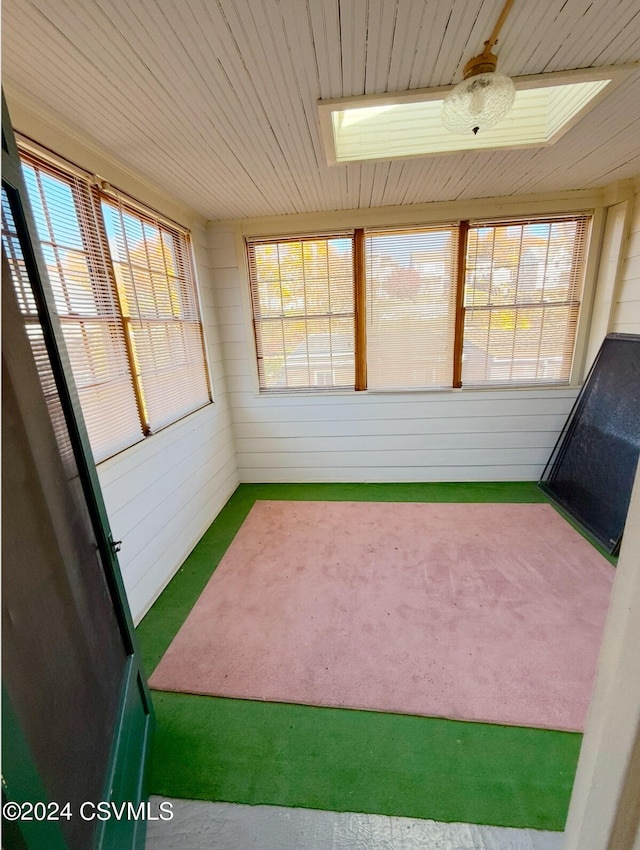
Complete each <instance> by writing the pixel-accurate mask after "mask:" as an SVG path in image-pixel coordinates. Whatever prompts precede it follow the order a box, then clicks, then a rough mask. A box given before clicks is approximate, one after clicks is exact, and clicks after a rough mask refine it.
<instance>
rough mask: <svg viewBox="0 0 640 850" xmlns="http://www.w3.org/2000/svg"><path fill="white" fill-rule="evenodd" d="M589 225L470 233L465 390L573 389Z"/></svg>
mask: <svg viewBox="0 0 640 850" xmlns="http://www.w3.org/2000/svg"><path fill="white" fill-rule="evenodd" d="M589 222H590V218H589V217H588V216H584V215H580V216H576V217H571V218H566V219H555V220H551V219H547V220H542V219H538V220H532V221H524V222H522V221H521V222H518V221H515V222H495V223H475V224H472V225H471V226H470V228H469V236H468V243H467V258H466V282H465V297H464V307H465V320H464V351H463V363H462V383H463V386H494V385H501V384H528V383H529V384H563V383H568V381H569V378H570V373H571V363H572V358H573V350H574V344H575V336H576V328H577V322H578V313H579V309H580V298H581V293H582V286H583V280H584V266H585V258H586V246H587V238H588V233H589Z"/></svg>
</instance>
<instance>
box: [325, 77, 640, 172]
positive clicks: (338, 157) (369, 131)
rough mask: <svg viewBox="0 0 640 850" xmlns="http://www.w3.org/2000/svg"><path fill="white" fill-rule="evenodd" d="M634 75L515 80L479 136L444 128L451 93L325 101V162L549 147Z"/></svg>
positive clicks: (445, 89) (439, 91)
mask: <svg viewBox="0 0 640 850" xmlns="http://www.w3.org/2000/svg"><path fill="white" fill-rule="evenodd" d="M633 70H635V66H633V65H632V66H620V67H617V68H589V69H586V70H581V71H561V72H557V73H550V74H542V75H538V76H533V77H515V78H514V80H513V82H514V83H515V86H516V99H515V102H514V105H513V107H512V108H511V111H510V112H509V114H508V115H507V117H506V118H504V119H503V120H502V121H501V122H500V123H499V124H498V125H496V126H495V127H493V128H491V129H489V130H485V131H484V132H482V133H478V135H477V136H474V135H473V134H471V133H469V134H468V135H455V134H453V133H451V132H449V131H448V130H447V129H446V128H445V127H444V125H443V123H442V117H441V109H442V101H443V99H444V96H445V95H446V94H447V92H448V91H450V90H451V86H446V87H441V88H437V89H421V90H420V89H418V90H415V91H413V92H412V91H408V92H399V93H396V94H385V95H371V96H365V97H360V98H341V99H338V100H328V101H320V102H319V104H318V109H319V113H320V124H321V128H322V133H323V139H324V143H325V148H326V152H327V159H328V161H329V164H331V165H335V164H340V163H346V162H362V161H366V160H383V159H399V158H410V157H418V156H433V155H435V154H444V153H454V152H456V151H469V150H488V149H492V150H493V149H497V148H527V147H542V146H544V145H550V144H553V143H554V142H555V141H556V140H557V139H559V138H560V137H561V136H562V135H563V134H564V133H566V132H567V130H569V129H570V128H571V127H572V126H573V125H574V124H576V123H577V122H578V121H579V120H580V119H581V118H582V117H583V116H584V115H586V114H587V112H589V111H590V110H591V109H592V108H593V107H594V106H595V105H596V103H598V102H599V101H600V100H601V99H602V98H603V97H604V96H606V95H607V94H608V93H609V92H610V91H611V90H613V89H614V88H615V87H616V85H617V84H618V83H619V82H621V81H622V79H624V77H626V76H627V74H629V73H631V72H632V71H633Z"/></svg>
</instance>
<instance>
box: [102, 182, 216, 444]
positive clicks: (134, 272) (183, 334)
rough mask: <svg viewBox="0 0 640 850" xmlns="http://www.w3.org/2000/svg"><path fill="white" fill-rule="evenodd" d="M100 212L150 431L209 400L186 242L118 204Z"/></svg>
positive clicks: (108, 202)
mask: <svg viewBox="0 0 640 850" xmlns="http://www.w3.org/2000/svg"><path fill="white" fill-rule="evenodd" d="M101 208H102V215H103V219H104V226H105V230H106V235H107V239H108V243H109V252H110V255H111V262H112V264H113V270H114V274H115V279H116V283H117V287H118V293H119V300H120V308H121V312H122V319H123V322H124V325H125V329H126V331H127V333H128V334H129V339H130V344H131V359H132V361H133V363H132V368H133V369H134V372H135V374H136V377H137V378H138V379H139V383H140V387H141V393H140V398H139V401H140V404H141V406H142V414H143V420H144V421H145V422H146V423H147V425H148V428H149V429H150V430H151V431H155V430H157V429H158V428H161V427H163V426H164V425H167V424H169V423H170V422H174V421H176V420H177V419H179V418H181V417H182V416H186V415H187V414H188V413H191V412H192V411H194V410H197V409H198V408H199V407H203V406H204V405H206V404H208V403H209V402H210V400H211V395H210V391H209V381H208V375H207V370H206V365H205V358H204V340H203V336H202V326H201V323H200V313H199V307H198V301H197V296H196V287H195V280H194V276H193V269H192V266H191V258H190V246H189V241H188V237H187V235H186V233H181V232H179V231H177V230H173V229H171V228H169V227H168V226H166V225H165V224H164V223H161V222H160V221H159V220H158V219H156V218H153V217H152V216H151V215H149V216H145V215H143V214H141V213H140V212H139V211H137V210H134V209H132V208H130V207H128V206H127V205H126V203H125V202H123V201H122V200H114V199H111V198H103V199H102V203H101Z"/></svg>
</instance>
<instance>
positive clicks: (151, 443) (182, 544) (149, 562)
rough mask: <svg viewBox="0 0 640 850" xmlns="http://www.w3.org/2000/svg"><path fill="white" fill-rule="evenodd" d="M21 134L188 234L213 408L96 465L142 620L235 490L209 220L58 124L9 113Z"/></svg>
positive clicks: (31, 115) (126, 578) (137, 616)
mask: <svg viewBox="0 0 640 850" xmlns="http://www.w3.org/2000/svg"><path fill="white" fill-rule="evenodd" d="M12 121H13V124H14V127H15V129H16V131H18V132H21V133H23V134H24V135H25V136H28V137H29V138H31V139H33V140H34V141H35V142H38V143H40V144H42V145H44V146H45V147H48V148H49V149H51V150H52V151H54V152H55V153H57V154H59V155H60V156H62V157H66V158H67V159H68V160H70V161H71V162H73V163H75V164H76V165H79V166H80V167H82V168H84V169H86V170H87V171H89V172H91V173H94V174H97V175H100V177H101V178H102V179H105V180H107V181H108V182H110V183H111V184H112V185H114V186H117V187H118V188H119V189H122V190H124V191H125V192H129V193H130V194H131V195H132V196H133V197H134V198H136V199H137V200H139V201H141V202H142V203H145V204H147V205H149V206H150V207H151V208H152V209H155V210H157V211H158V212H159V213H161V214H163V215H166V216H168V217H169V218H171V219H173V220H174V221H177V222H180V223H181V224H183V225H184V226H185V227H188V228H189V229H190V230H191V234H192V241H193V249H194V255H195V266H196V276H197V280H198V288H199V292H200V302H201V308H202V319H203V326H204V334H205V343H206V348H207V354H208V363H209V368H210V374H211V382H212V385H213V395H214V403H213V404H210V405H208V406H207V407H205V408H203V409H202V410H199V411H196V412H195V413H192V414H191V415H190V416H187V417H185V418H184V419H182V420H181V421H179V422H176V423H174V424H173V425H169V426H168V427H167V428H164V429H163V430H161V431H159V432H158V433H157V434H154V435H153V436H151V437H148V438H147V439H145V440H143V441H142V442H140V443H138V444H137V445H135V446H132V447H131V448H129V449H127V450H126V451H124V452H121V453H120V454H118V455H116V456H115V457H112V458H110V459H109V460H106V461H104V462H103V463H101V464H99V466H98V477H99V479H100V484H101V486H102V491H103V497H104V500H105V504H106V508H107V513H108V516H109V521H110V524H111V529H112V532H113V536H114V540H121V541H122V547H121V550H120V553H119V556H118V557H119V561H120V567H121V570H122V577H123V580H124V584H125V588H126V591H127V596H128V598H129V603H130V606H131V611H132V614H133V618H134V620H135V622H138V621H139V620H140V619H141V618H142V616H143V615H144V614H145V612H146V611H147V610H148V608H149V607H150V606H151V605H152V603H153V602H154V600H155V599H156V598H157V596H158V595H159V594H160V592H161V591H162V589H163V588H164V587H165V585H166V584H167V583H168V581H169V580H170V579H171V577H172V576H173V575H174V574H175V572H176V571H177V570H178V569H179V567H180V566H181V564H182V563H183V561H184V559H185V558H186V557H187V555H188V554H189V552H190V551H191V550H192V549H193V547H194V546H195V544H196V543H197V542H198V540H199V539H200V537H201V536H202V534H203V533H204V531H205V530H206V529H207V528H208V527H209V525H210V524H211V523H212V522H213V520H214V519H215V517H216V516H217V514H218V513H219V511H220V509H221V508H222V507H223V505H224V504H225V502H226V501H227V499H228V498H229V496H230V495H231V494H232V493H233V491H234V490H235V488H236V487H237V485H238V473H237V467H236V460H235V446H234V441H233V433H232V428H231V418H230V413H229V399H228V394H227V387H226V384H225V376H224V364H223V360H222V348H221V345H220V339H219V336H218V327H217V319H216V303H215V297H214V286H213V275H212V271H211V266H210V263H209V256H210V254H209V245H208V235H207V232H206V229H205V226H204V222H203V221H202V220H201V219H200V218H199V217H198V216H197V215H195V214H194V213H193V211H192V210H190V209H188V208H185V207H184V206H183V205H181V204H180V203H179V202H178V201H177V200H176V199H175V198H172V197H168V196H167V195H166V194H164V192H162V191H161V190H159V189H158V188H157V187H156V186H153V185H152V184H150V183H148V182H147V181H146V180H144V179H143V178H142V177H140V176H139V175H137V174H135V173H133V172H131V171H129V170H128V169H126V168H123V166H122V165H121V164H120V163H118V162H115V161H114V160H113V159H111V158H110V157H109V155H108V154H105V152H104V150H103V149H101V148H99V147H98V146H96V145H95V144H94V143H92V142H90V141H89V140H87V139H86V137H84V136H82V135H81V134H80V133H78V132H77V131H75V130H73V129H72V128H69V127H67V126H65V125H63V124H62V123H61V122H53V123H52V122H50V121H49V120H48V117H47V116H44V115H43V114H41V113H40V112H32V111H30V110H29V109H24V108H17V109H15V111H12Z"/></svg>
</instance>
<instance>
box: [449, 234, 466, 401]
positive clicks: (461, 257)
mask: <svg viewBox="0 0 640 850" xmlns="http://www.w3.org/2000/svg"><path fill="white" fill-rule="evenodd" d="M468 235H469V222H468V221H461V222H460V224H459V226H458V262H457V270H456V317H455V330H454V338H453V384H452V386H453V387H454V389H459V388H460V387H461V386H462V351H463V348H464V309H465V308H464V287H465V280H466V276H467V242H468Z"/></svg>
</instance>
